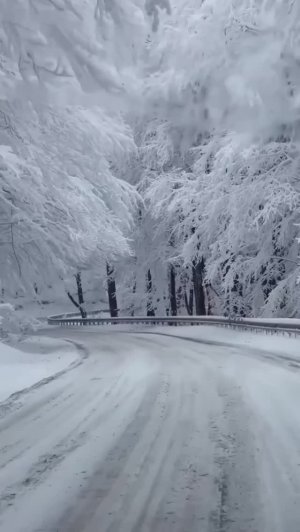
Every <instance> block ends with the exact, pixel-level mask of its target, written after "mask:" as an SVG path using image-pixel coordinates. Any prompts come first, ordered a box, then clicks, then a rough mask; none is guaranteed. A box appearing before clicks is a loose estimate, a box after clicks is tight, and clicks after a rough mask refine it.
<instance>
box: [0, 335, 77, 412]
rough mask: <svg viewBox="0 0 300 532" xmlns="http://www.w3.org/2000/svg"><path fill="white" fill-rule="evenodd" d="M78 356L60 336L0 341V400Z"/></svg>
mask: <svg viewBox="0 0 300 532" xmlns="http://www.w3.org/2000/svg"><path fill="white" fill-rule="evenodd" d="M77 358H78V352H77V351H76V348H75V347H74V346H73V345H71V344H69V343H68V342H65V341H63V340H57V339H52V338H44V337H33V338H27V339H26V340H23V341H22V342H19V343H18V344H17V346H15V347H11V346H9V345H6V344H3V343H0V401H4V400H5V399H7V398H8V397H9V396H10V395H12V394H14V393H16V392H19V391H21V390H23V389H25V388H29V387H30V386H33V385H34V384H36V383H37V382H39V381H41V380H43V379H45V378H47V377H50V376H52V375H54V374H56V373H58V372H59V371H62V370H64V369H65V368H67V367H68V366H69V365H70V364H72V362H74V361H75V360H76V359H77Z"/></svg>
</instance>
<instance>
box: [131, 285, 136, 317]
mask: <svg viewBox="0 0 300 532" xmlns="http://www.w3.org/2000/svg"><path fill="white" fill-rule="evenodd" d="M132 293H133V295H135V293H136V281H134V283H133V287H132ZM130 314H131V316H134V301H133V303H132V305H131V312H130Z"/></svg>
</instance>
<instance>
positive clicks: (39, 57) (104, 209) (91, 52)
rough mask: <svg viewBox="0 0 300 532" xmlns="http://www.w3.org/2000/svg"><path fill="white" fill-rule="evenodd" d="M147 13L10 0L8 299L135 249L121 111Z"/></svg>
mask: <svg viewBox="0 0 300 532" xmlns="http://www.w3.org/2000/svg"><path fill="white" fill-rule="evenodd" d="M143 8H144V6H143V5H141V6H140V5H139V2H135V1H134V0H132V1H131V0H127V1H126V2H125V1H123V0H122V2H120V1H118V0H114V1H113V2H106V1H100V0H97V1H96V0H95V1H94V2H86V1H85V0H55V1H52V0H51V1H50V0H41V1H40V0H39V1H35V0H16V2H13V3H12V2H11V1H10V0H1V10H0V80H1V83H0V98H1V99H0V232H1V234H0V245H1V287H2V289H4V290H5V293H6V294H12V293H13V292H14V291H15V290H17V289H18V288H19V287H20V286H22V288H25V289H26V290H28V289H33V287H34V285H35V284H36V283H38V284H40V283H41V282H42V281H43V280H46V281H47V283H48V284H49V283H51V282H52V281H53V282H55V280H57V279H58V278H62V277H64V276H65V275H67V276H68V275H70V272H72V271H76V270H77V269H83V268H84V269H91V270H94V271H96V270H98V276H99V272H100V271H101V269H103V268H104V266H105V263H106V261H107V260H111V259H112V258H115V257H116V256H124V254H128V253H130V249H129V243H128V238H127V237H128V232H129V228H130V225H131V223H132V215H133V213H134V210H135V206H136V198H137V195H136V192H135V189H134V188H133V187H131V186H130V185H128V184H127V183H126V182H124V181H123V180H121V179H118V178H117V176H116V169H117V168H118V166H122V165H124V164H125V162H126V159H127V157H128V154H129V153H130V152H131V151H132V150H134V149H135V147H134V142H133V139H132V133H131V130H130V128H129V127H128V126H127V125H126V124H125V121H124V118H123V116H122V113H121V109H122V107H124V101H125V97H124V94H125V93H126V89H127V87H126V86H125V85H126V83H127V81H128V83H129V85H130V83H131V81H130V79H134V76H135V74H134V68H135V65H137V66H138V56H139V53H140V52H139V50H138V46H139V45H140V44H141V43H142V42H143V41H144V32H145V31H146V14H145V11H144V9H143ZM135 49H136V54H135V51H134V50H135ZM120 50H122V53H120ZM136 68H137V67H136ZM91 93H93V96H92V94H91ZM116 98H118V100H116ZM116 101H118V105H116ZM126 105H127V104H126Z"/></svg>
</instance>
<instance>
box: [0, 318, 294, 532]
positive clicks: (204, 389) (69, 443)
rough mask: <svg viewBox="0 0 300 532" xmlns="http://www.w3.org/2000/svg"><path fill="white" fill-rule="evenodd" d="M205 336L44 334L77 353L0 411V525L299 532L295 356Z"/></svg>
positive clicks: (84, 530)
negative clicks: (67, 342)
mask: <svg viewBox="0 0 300 532" xmlns="http://www.w3.org/2000/svg"><path fill="white" fill-rule="evenodd" d="M192 329H194V328H192ZM210 331H211V333H210V336H211V338H210V339H209V340H205V338H204V339H202V340H201V330H199V333H198V336H199V338H200V340H199V341H196V340H195V338H191V339H190V340H189V339H185V338H183V337H187V336H188V329H186V328H185V329H184V333H183V329H178V330H176V331H170V334H171V332H172V334H177V335H178V336H181V338H174V337H172V336H169V335H168V329H165V330H164V333H163V334H153V333H150V334H148V333H134V332H128V333H126V332H117V331H113V332H109V331H108V332H107V331H101V330H99V329H97V330H96V329H93V330H91V331H90V330H87V331H82V330H78V331H76V330H75V331H69V330H68V331H65V330H60V331H53V332H52V334H53V335H54V336H58V335H60V336H62V337H66V338H69V339H71V340H73V341H75V342H77V343H78V344H81V345H82V346H83V347H84V350H83V351H82V353H86V354H88V356H87V357H86V358H83V359H82V363H81V364H80V365H77V367H73V368H72V369H71V370H70V371H67V372H65V373H63V374H62V375H60V376H58V378H56V379H54V380H51V381H50V382H48V383H46V384H44V385H42V386H40V387H37V388H35V389H33V390H32V391H29V392H27V393H25V394H24V395H23V394H20V395H19V396H18V397H16V398H15V399H14V400H13V401H10V402H9V403H7V404H6V405H4V406H3V405H2V407H0V531H1V532H150V531H151V532H152V531H153V532H206V531H207V532H254V531H256V532H299V530H300V362H297V359H296V358H293V357H289V356H285V353H284V352H282V353H280V354H274V353H273V354H271V353H270V352H267V351H266V350H265V351H260V350H257V349H254V348H253V347H252V348H250V347H245V346H244V347H241V346H238V345H234V344H232V343H230V342H227V344H226V343H224V344H223V345H222V341H221V340H220V339H222V331H221V330H219V329H213V328H211V329H210ZM214 331H215V332H214ZM220 331H221V332H220ZM49 334H51V333H49ZM214 337H215V339H216V340H217V341H216V342H215V341H214ZM274 342H276V338H275V340H274ZM299 355H300V352H299ZM299 358H300V357H299Z"/></svg>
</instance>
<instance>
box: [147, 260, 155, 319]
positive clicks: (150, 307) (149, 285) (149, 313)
mask: <svg viewBox="0 0 300 532" xmlns="http://www.w3.org/2000/svg"><path fill="white" fill-rule="evenodd" d="M147 294H148V299H147V316H155V311H154V308H153V303H152V275H151V271H150V270H148V272H147Z"/></svg>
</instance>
